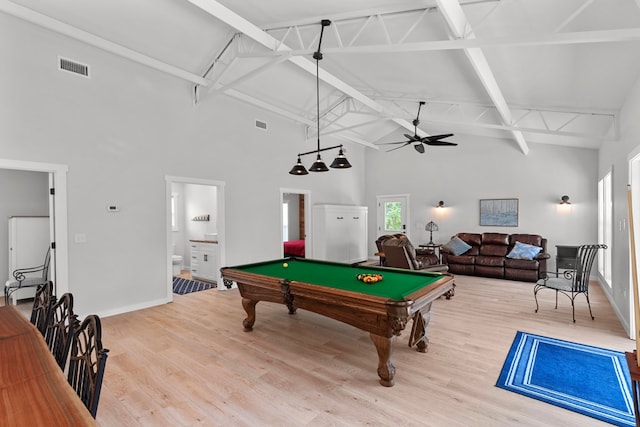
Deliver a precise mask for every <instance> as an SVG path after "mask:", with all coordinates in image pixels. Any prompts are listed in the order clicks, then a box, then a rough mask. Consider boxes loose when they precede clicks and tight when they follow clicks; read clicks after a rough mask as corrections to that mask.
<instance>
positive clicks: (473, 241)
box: [455, 233, 482, 246]
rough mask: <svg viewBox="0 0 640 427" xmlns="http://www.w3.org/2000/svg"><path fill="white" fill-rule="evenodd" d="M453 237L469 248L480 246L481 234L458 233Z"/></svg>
mask: <svg viewBox="0 0 640 427" xmlns="http://www.w3.org/2000/svg"><path fill="white" fill-rule="evenodd" d="M455 237H459V238H460V239H462V240H463V241H464V242H465V243H467V244H469V245H471V246H480V245H481V244H482V234H478V233H458V234H456V235H455Z"/></svg>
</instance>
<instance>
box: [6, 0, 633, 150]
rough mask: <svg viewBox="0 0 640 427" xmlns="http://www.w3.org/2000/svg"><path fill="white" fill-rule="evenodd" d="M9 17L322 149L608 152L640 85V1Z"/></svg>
mask: <svg viewBox="0 0 640 427" xmlns="http://www.w3.org/2000/svg"><path fill="white" fill-rule="evenodd" d="M0 12H2V13H7V14H10V15H13V16H17V17H19V18H21V19H24V20H27V21H29V22H32V23H35V24H37V25H40V26H43V27H45V28H48V29H51V30H53V31H56V32H59V33H62V34H65V35H67V36H69V37H72V38H75V39H79V40H82V41H84V42H86V43H89V44H91V45H94V46H96V47H99V48H100V49H103V50H106V51H109V52H110V53H112V54H114V55H120V56H123V57H126V58H128V59H130V60H132V61H136V62H139V63H142V64H144V65H145V66H148V67H152V68H155V69H157V70H159V71H161V72H164V73H169V74H171V75H174V76H176V77H178V78H180V79H183V80H185V81H187V82H189V84H190V86H191V91H190V92H191V94H192V96H193V99H194V105H195V106H194V108H198V104H199V103H203V102H207V100H208V99H210V98H213V97H220V96H230V97H233V98H236V99H239V100H242V101H243V102H247V103H250V104H253V105H255V106H258V107H260V108H264V109H266V110H269V111H272V112H274V113H276V114H279V115H282V116H285V117H287V118H289V119H291V120H294V121H296V122H298V123H301V124H302V125H304V126H306V128H307V138H308V139H309V140H314V139H315V138H316V136H315V132H316V120H317V114H316V80H315V73H316V62H315V60H314V59H313V52H314V51H316V50H317V48H318V44H319V36H320V33H321V25H320V22H321V20H322V19H329V20H331V21H332V23H331V25H330V26H328V27H326V28H325V30H324V32H323V38H322V53H323V59H322V60H321V61H319V67H320V73H319V76H320V81H321V84H320V87H319V93H320V128H321V135H328V134H331V135H333V136H335V137H337V138H340V139H343V140H346V141H352V142H356V143H359V144H363V145H365V146H367V147H370V148H371V149H388V147H389V146H379V145H376V144H380V143H383V142H390V141H399V140H402V139H404V137H403V136H402V135H403V134H404V133H411V134H412V133H413V131H414V126H413V124H412V120H413V119H414V118H415V116H416V112H417V108H418V102H419V101H426V105H425V106H424V107H422V109H421V116H420V125H419V129H418V133H419V134H420V135H434V134H440V133H454V134H455V136H454V137H452V138H450V139H449V140H450V141H452V142H458V143H473V142H474V138H473V136H474V135H486V136H494V137H498V138H504V139H507V140H509V141H511V142H512V143H513V144H514V146H516V147H517V148H518V149H519V150H521V151H522V153H523V154H527V153H528V152H529V150H530V147H531V144H532V143H547V144H558V145H567V146H573V147H585V148H594V149H595V148H598V147H599V146H600V144H602V142H603V141H606V140H615V139H617V137H618V132H619V129H618V113H619V110H620V108H621V107H622V105H623V104H624V102H625V97H626V95H627V93H628V92H629V89H630V88H631V87H632V86H633V85H634V84H635V82H636V80H637V79H638V77H639V76H640V0H562V1H559V0H413V1H406V2H403V1H388V0H349V1H345V0H304V1H299V0H242V1H238V0H136V1H131V0H110V1H92V2H87V1H83V0H65V1H54V2H52V1H44V0H13V1H9V0H0Z"/></svg>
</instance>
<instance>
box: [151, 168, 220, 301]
mask: <svg viewBox="0 0 640 427" xmlns="http://www.w3.org/2000/svg"><path fill="white" fill-rule="evenodd" d="M164 179H165V182H166V189H165V193H166V194H165V197H166V207H165V215H166V225H165V230H166V233H167V234H166V240H167V262H166V265H167V270H166V274H167V300H168V301H173V257H172V255H173V248H172V233H173V228H172V227H171V184H174V183H175V184H198V185H209V186H212V187H216V188H217V193H216V197H217V199H218V200H217V203H216V206H217V208H216V209H217V211H216V214H215V215H216V218H217V219H216V228H217V230H218V264H217V265H219V266H222V265H225V262H226V257H225V252H226V251H225V248H226V245H225V218H224V212H225V207H224V203H225V192H224V191H225V185H226V183H225V182H224V181H217V180H212V179H202V178H190V177H182V176H170V175H166V176H165V177H164ZM216 283H217V284H218V286H217V287H216V289H218V290H226V289H227V288H226V287H225V286H221V285H222V281H221V279H220V269H219V268H218V270H217V271H216Z"/></svg>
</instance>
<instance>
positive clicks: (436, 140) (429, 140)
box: [378, 101, 458, 153]
mask: <svg viewBox="0 0 640 427" xmlns="http://www.w3.org/2000/svg"><path fill="white" fill-rule="evenodd" d="M424 104H425V102H424V101H420V104H419V105H418V115H417V116H416V118H415V120H414V121H413V122H412V123H413V126H414V131H413V135H409V134H408V133H405V134H404V136H405V137H406V138H407V140H406V141H399V142H384V143H382V144H378V145H396V144H402V145H400V146H399V147H396V148H392V149H391V150H387V152H389V151H393V150H397V149H399V148H402V147H406V146H407V145H410V144H413V148H415V149H416V151H417V152H418V153H424V145H436V146H443V145H458V144H456V143H455V142H448V141H442V140H443V139H445V138H449V137H450V136H453V134H452V133H445V134H442V135H430V136H422V137H420V136H418V125H419V124H420V108H422V106H423V105H424ZM422 144H424V145H422Z"/></svg>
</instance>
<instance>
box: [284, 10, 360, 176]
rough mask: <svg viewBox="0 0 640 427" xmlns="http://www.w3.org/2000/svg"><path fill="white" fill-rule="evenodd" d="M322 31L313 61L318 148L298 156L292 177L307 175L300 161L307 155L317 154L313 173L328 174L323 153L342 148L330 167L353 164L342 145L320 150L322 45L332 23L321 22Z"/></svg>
mask: <svg viewBox="0 0 640 427" xmlns="http://www.w3.org/2000/svg"><path fill="white" fill-rule="evenodd" d="M320 24H321V26H322V27H321V29H320V40H319V41H318V50H317V51H315V52H314V53H313V59H315V60H316V123H317V126H318V131H317V136H318V148H316V149H315V150H313V151H307V152H306V153H299V154H298V161H297V162H296V164H295V166H294V167H293V168H292V169H291V170H290V171H289V173H290V174H291V175H307V174H308V173H309V172H308V171H307V169H306V168H305V167H304V165H303V164H302V162H301V161H300V156H305V155H307V154H313V153H316V161H315V162H313V165H312V166H311V167H310V168H309V170H310V171H311V172H326V171H328V170H329V168H328V167H327V165H326V164H325V163H324V161H322V157H320V153H321V152H322V151H327V150H332V149H334V148H340V151H339V152H338V156H337V157H336V158H335V160H334V161H333V163H331V165H330V167H332V168H335V169H347V168H350V167H351V163H349V160H347V158H346V157H345V155H344V151H343V150H342V145H335V146H333V147H326V148H320V65H319V64H320V60H321V59H322V52H320V46H321V45H322V35H323V34H324V27H328V26H329V25H331V21H330V20H328V19H323V20H322V21H321V22H320Z"/></svg>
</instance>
